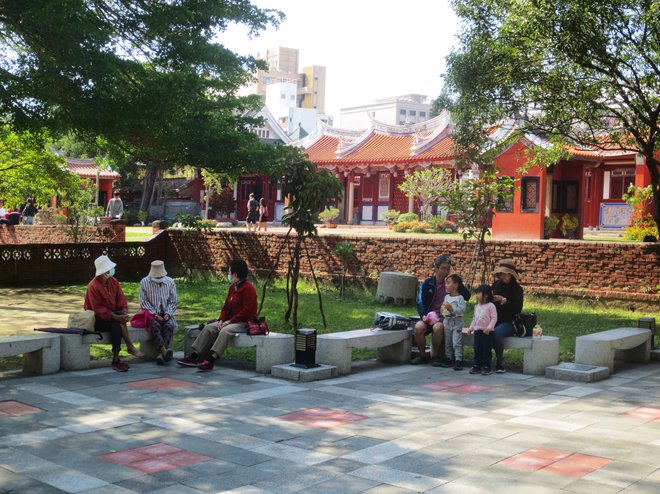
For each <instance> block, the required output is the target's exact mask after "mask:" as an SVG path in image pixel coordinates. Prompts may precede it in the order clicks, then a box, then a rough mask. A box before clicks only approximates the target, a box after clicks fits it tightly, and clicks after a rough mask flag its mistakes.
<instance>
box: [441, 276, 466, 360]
mask: <svg viewBox="0 0 660 494" xmlns="http://www.w3.org/2000/svg"><path fill="white" fill-rule="evenodd" d="M461 286H463V280H462V279H461V277H460V276H458V275H457V274H451V275H449V276H447V278H446V279H445V290H446V293H447V294H446V295H445V301H444V302H443V303H442V315H443V316H444V320H443V323H444V326H445V354H446V355H447V358H449V359H451V356H452V354H453V355H454V358H455V361H454V370H456V371H459V370H462V369H463V362H462V360H463V341H462V339H463V314H464V313H465V299H464V298H463V295H461V294H460V293H458V290H459V288H460V287H461Z"/></svg>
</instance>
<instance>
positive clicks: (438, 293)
mask: <svg viewBox="0 0 660 494" xmlns="http://www.w3.org/2000/svg"><path fill="white" fill-rule="evenodd" d="M450 271H451V258H450V257H449V256H447V255H440V256H438V257H436V258H435V261H434V262H433V276H430V277H429V278H426V279H425V280H424V281H423V282H422V284H421V285H420V286H419V291H418V293H417V312H418V314H419V317H420V318H424V317H426V318H427V320H428V317H427V316H429V314H430V313H431V312H435V314H440V313H441V311H442V303H443V302H444V300H445V294H446V292H445V279H446V278H447V276H449V272H450ZM459 290H461V289H460V288H459ZM460 293H461V295H463V298H465V300H466V301H467V300H469V299H470V291H469V290H467V289H466V288H465V287H463V288H462V291H461V292H460ZM430 317H431V319H432V320H433V319H434V318H433V316H430ZM429 333H431V355H429V353H428V352H427V351H426V335H428V334H429ZM413 338H414V340H415V344H416V345H417V348H418V349H419V354H418V355H417V356H416V357H415V358H413V359H412V360H411V361H410V363H411V364H412V365H419V364H424V363H427V362H429V361H431V360H432V365H433V366H434V367H438V366H441V365H442V364H443V363H446V362H445V361H443V359H442V358H441V356H442V354H443V353H444V352H443V349H442V348H443V344H444V339H445V337H444V326H443V323H442V317H440V318H439V321H437V322H434V323H433V324H428V323H426V322H424V321H423V320H420V321H417V323H416V324H415V328H414V330H413Z"/></svg>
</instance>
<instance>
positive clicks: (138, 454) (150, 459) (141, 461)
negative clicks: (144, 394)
mask: <svg viewBox="0 0 660 494" xmlns="http://www.w3.org/2000/svg"><path fill="white" fill-rule="evenodd" d="M101 459H103V460H106V461H109V462H111V463H118V464H120V465H124V466H126V467H129V468H132V469H134V470H139V471H141V472H145V473H156V472H166V471H167V470H173V469H175V468H179V467H182V466H188V465H196V464H197V463H202V462H204V461H209V460H212V459H213V458H211V457H210V456H204V455H200V454H197V453H194V452H192V451H187V450H185V449H181V448H176V447H174V446H170V445H169V444H164V443H157V444H150V445H149V446H143V447H141V448H134V449H127V450H125V451H117V452H115V453H108V454H106V455H103V456H101Z"/></svg>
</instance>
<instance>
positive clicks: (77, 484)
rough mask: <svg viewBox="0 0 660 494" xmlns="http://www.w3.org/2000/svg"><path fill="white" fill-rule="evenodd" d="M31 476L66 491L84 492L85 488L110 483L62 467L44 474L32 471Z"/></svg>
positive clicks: (93, 487)
mask: <svg viewBox="0 0 660 494" xmlns="http://www.w3.org/2000/svg"><path fill="white" fill-rule="evenodd" d="M30 476H32V477H33V478H36V479H37V480H39V481H40V482H43V483H44V484H48V485H50V486H53V487H55V488H57V489H61V490H63V491H65V492H82V491H85V490H89V489H95V488H97V487H103V486H106V485H108V483H107V482H105V481H103V480H101V479H98V478H96V477H92V476H90V475H86V474H84V473H80V472H77V471H75V470H61V469H60V470H58V471H57V472H48V473H45V474H43V475H42V474H38V473H35V472H32V473H31V474H30Z"/></svg>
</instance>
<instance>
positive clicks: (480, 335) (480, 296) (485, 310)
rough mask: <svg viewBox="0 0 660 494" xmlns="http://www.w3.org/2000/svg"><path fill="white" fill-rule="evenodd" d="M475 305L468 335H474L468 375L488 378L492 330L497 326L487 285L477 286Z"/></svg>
mask: <svg viewBox="0 0 660 494" xmlns="http://www.w3.org/2000/svg"><path fill="white" fill-rule="evenodd" d="M476 294H477V295H476V297H477V305H476V306H475V307H474V316H473V317H472V324H470V327H469V328H468V333H473V334H474V365H473V366H472V369H471V370H470V374H479V373H481V375H483V376H488V375H490V374H491V373H492V371H491V367H490V366H491V358H492V357H491V352H492V349H493V340H494V337H493V330H494V329H495V325H496V324H497V309H496V308H495V305H494V304H493V289H492V288H491V287H490V286H489V285H479V286H478V287H477V289H476Z"/></svg>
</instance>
